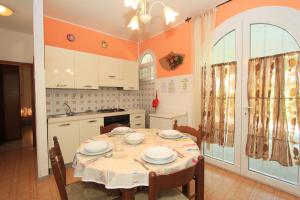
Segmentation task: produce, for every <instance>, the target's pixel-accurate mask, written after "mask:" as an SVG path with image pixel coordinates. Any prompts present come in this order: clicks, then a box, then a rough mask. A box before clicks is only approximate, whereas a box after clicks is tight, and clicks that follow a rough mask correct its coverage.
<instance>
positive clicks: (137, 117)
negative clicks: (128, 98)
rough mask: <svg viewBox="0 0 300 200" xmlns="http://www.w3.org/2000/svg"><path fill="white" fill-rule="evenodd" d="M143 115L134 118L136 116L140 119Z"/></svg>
mask: <svg viewBox="0 0 300 200" xmlns="http://www.w3.org/2000/svg"><path fill="white" fill-rule="evenodd" d="M141 117H142V116H135V117H134V118H136V119H139V118H141Z"/></svg>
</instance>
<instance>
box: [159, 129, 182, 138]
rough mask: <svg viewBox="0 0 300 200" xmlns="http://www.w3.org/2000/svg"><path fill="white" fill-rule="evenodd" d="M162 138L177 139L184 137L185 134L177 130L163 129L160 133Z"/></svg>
mask: <svg viewBox="0 0 300 200" xmlns="http://www.w3.org/2000/svg"><path fill="white" fill-rule="evenodd" d="M158 135H159V136H160V137H162V138H166V139H177V138H181V137H183V134H182V133H180V132H179V131H176V130H163V131H160V132H159V133H158Z"/></svg>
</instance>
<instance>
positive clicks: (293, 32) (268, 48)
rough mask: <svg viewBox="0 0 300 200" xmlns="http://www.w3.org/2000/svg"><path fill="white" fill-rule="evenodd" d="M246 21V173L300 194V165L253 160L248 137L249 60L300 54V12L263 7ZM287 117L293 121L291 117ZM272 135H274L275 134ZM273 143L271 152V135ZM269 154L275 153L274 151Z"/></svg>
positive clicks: (244, 29) (246, 17)
mask: <svg viewBox="0 0 300 200" xmlns="http://www.w3.org/2000/svg"><path fill="white" fill-rule="evenodd" d="M278 13H280V15H278ZM274 16H276V17H274ZM244 19H245V20H243V49H242V52H243V64H244V66H243V76H242V77H243V80H245V81H243V82H242V88H243V89H242V108H243V115H242V127H243V129H242V149H241V150H242V157H241V158H242V163H241V166H242V168H241V170H242V174H243V175H245V176H248V177H251V178H254V179H257V180H259V181H262V182H264V183H267V184H270V185H273V186H275V187H278V188H281V189H284V190H286V191H289V192H292V193H294V194H297V195H300V186H299V174H300V168H299V165H294V166H292V167H284V166H282V165H280V164H279V163H278V162H275V161H269V160H263V159H254V158H249V157H247V156H246V153H245V149H246V143H247V134H248V96H247V80H248V65H247V64H248V61H249V59H252V58H258V57H266V56H272V55H277V54H282V53H287V52H294V51H300V46H299V44H300V43H299V41H300V31H299V30H300V24H299V19H300V12H299V11H296V10H293V9H289V8H280V7H276V8H260V9H256V12H249V13H247V14H246V15H245V16H244ZM286 87H288V86H286ZM288 101H289V100H288ZM249 109H252V108H249ZM288 115H289V113H288ZM287 118H288V119H289V116H287ZM269 132H270V134H272V131H269ZM293 140H295V141H297V143H296V144H292V143H290V146H293V145H296V146H297V147H298V149H299V132H297V133H296V135H295V137H294V138H293ZM269 141H270V143H269V149H271V148H272V146H271V145H272V136H271V135H270V137H269ZM269 151H270V153H271V150H269ZM291 153H293V152H291Z"/></svg>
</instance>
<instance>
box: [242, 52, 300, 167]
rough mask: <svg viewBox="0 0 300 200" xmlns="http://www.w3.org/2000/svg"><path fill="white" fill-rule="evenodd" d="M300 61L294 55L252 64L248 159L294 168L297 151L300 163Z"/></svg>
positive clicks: (284, 55)
mask: <svg viewBox="0 0 300 200" xmlns="http://www.w3.org/2000/svg"><path fill="white" fill-rule="evenodd" d="M299 60H300V52H296V53H295V52H293V53H287V54H281V55H275V56H269V57H262V58H256V59H251V60H250V61H249V67H248V105H249V119H248V137H247V145H246V154H247V156H249V157H252V158H255V159H260V158H262V159H264V160H267V159H269V160H273V161H277V162H278V163H280V164H281V165H283V166H292V165H293V159H292V155H291V150H292V149H293V147H294V149H293V152H294V160H295V161H296V162H297V163H299V156H298V148H299V127H300V99H299V97H300V95H299V92H300V91H299V85H300V82H299V74H300V69H299V68H300V65H299V62H300V61H299ZM296 136H297V137H298V141H297V140H296V139H295V138H296ZM270 137H272V139H271V138H270ZM270 150H271V152H270Z"/></svg>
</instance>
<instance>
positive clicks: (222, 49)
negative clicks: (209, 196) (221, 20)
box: [204, 30, 236, 164]
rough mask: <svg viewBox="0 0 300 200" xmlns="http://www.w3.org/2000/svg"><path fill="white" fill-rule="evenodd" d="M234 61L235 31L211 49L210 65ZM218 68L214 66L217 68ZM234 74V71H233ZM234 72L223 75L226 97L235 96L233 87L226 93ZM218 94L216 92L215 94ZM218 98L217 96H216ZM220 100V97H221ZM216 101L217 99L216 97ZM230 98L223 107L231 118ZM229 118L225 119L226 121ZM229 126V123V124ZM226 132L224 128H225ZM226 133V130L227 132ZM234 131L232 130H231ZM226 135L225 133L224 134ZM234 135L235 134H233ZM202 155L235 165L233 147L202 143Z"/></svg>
mask: <svg viewBox="0 0 300 200" xmlns="http://www.w3.org/2000/svg"><path fill="white" fill-rule="evenodd" d="M233 61H236V30H233V31H231V32H229V33H227V34H226V35H224V36H223V37H222V38H221V39H220V40H219V41H218V42H217V43H216V44H215V45H214V47H213V50H212V64H213V65H218V64H222V63H229V62H233ZM222 66H223V67H225V68H226V67H227V68H228V66H226V65H222ZM218 67H220V66H216V68H218ZM227 68H226V69H225V72H227ZM235 72H236V71H235ZM235 72H230V73H229V72H227V74H225V78H224V82H225V93H226V94H227V95H230V93H233V94H235V89H236V88H235V87H232V89H233V90H234V91H227V90H228V89H229V85H230V82H231V81H234V83H235V81H236V80H235V76H236V73H235ZM207 76H210V74H207ZM215 78H216V83H217V85H216V89H218V84H220V83H219V82H220V75H219V74H218V69H216V75H215ZM217 93H218V92H217ZM217 96H218V95H217ZM221 98H222V97H221ZM217 99H218V97H217ZM229 101H231V100H230V98H227V100H225V101H224V102H225V103H224V104H225V105H224V106H225V109H224V110H225V111H224V112H225V113H224V114H225V115H226V114H228V113H229V112H232V113H231V114H232V116H231V117H233V118H234V117H235V116H234V110H235V109H234V110H232V111H230V106H229V105H230V102H229ZM232 103H233V105H234V104H235V101H234V99H233V102H232ZM218 106H220V105H218V104H216V110H217V109H218ZM228 119H229V118H226V120H228ZM226 123H227V122H225V124H226ZM229 124H230V123H229ZM232 125H233V126H234V125H235V124H234V122H233V124H232ZM225 131H226V128H225ZM227 131H228V130H227ZM233 131H234V129H233ZM224 134H225V135H226V133H224ZM233 134H235V133H233ZM204 155H205V156H207V157H210V158H212V159H216V160H219V161H222V162H226V163H229V164H234V163H235V148H234V145H233V146H230V145H226V144H225V145H220V144H215V143H210V144H208V143H207V142H205V143H204Z"/></svg>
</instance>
